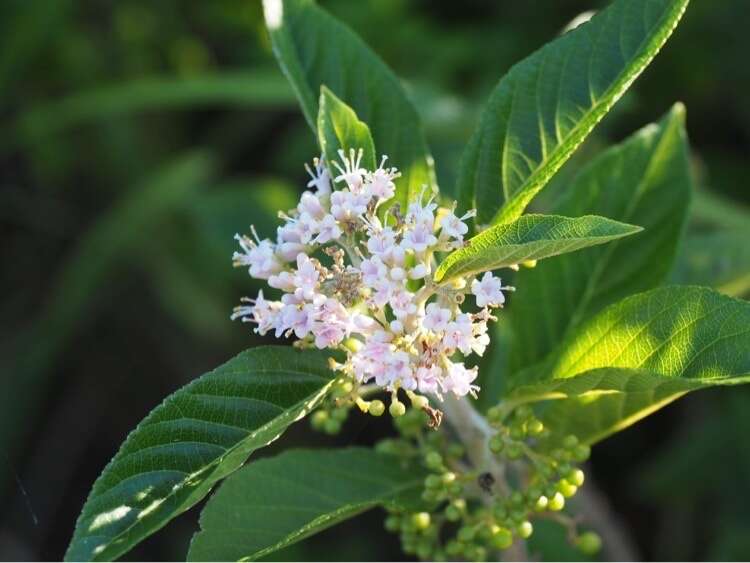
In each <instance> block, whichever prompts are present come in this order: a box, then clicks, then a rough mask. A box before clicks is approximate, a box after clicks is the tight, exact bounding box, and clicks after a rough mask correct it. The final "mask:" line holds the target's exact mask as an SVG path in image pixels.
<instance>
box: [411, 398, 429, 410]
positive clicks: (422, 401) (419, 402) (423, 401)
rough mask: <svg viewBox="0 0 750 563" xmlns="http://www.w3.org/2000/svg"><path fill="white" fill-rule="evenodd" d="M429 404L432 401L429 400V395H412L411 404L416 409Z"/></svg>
mask: <svg viewBox="0 0 750 563" xmlns="http://www.w3.org/2000/svg"><path fill="white" fill-rule="evenodd" d="M429 404H430V401H428V400H427V397H423V396H422V395H414V396H413V397H411V406H413V407H414V408H415V409H423V408H425V407H426V406H427V405H429Z"/></svg>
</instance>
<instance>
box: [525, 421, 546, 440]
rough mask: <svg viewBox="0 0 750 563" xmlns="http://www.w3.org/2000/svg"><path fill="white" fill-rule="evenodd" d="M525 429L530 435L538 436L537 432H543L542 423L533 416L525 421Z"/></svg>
mask: <svg viewBox="0 0 750 563" xmlns="http://www.w3.org/2000/svg"><path fill="white" fill-rule="evenodd" d="M526 431H527V432H528V433H529V435H530V436H539V434H541V433H542V432H544V424H542V421H541V420H538V419H536V418H535V419H534V420H530V421H529V422H528V423H526Z"/></svg>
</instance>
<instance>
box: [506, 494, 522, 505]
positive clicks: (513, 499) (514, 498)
mask: <svg viewBox="0 0 750 563" xmlns="http://www.w3.org/2000/svg"><path fill="white" fill-rule="evenodd" d="M508 500H509V501H510V504H511V506H515V507H519V506H522V505H523V503H524V500H525V499H524V498H523V493H521V492H520V491H513V493H512V494H511V495H510V498H509V499H508Z"/></svg>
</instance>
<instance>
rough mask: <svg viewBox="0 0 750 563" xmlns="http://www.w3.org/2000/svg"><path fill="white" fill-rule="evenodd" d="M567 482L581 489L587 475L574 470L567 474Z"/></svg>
mask: <svg viewBox="0 0 750 563" xmlns="http://www.w3.org/2000/svg"><path fill="white" fill-rule="evenodd" d="M565 480H566V481H568V482H569V483H572V484H573V485H575V486H576V487H580V486H582V485H583V482H584V481H585V480H586V475H585V474H584V472H583V471H581V470H580V469H573V470H572V471H570V472H569V473H568V474H567V476H566V477H565Z"/></svg>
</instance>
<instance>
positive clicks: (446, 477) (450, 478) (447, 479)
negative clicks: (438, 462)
mask: <svg viewBox="0 0 750 563" xmlns="http://www.w3.org/2000/svg"><path fill="white" fill-rule="evenodd" d="M440 480H441V481H442V483H443V485H450V484H451V483H453V482H454V481H455V480H456V474H455V473H453V472H452V471H446V472H445V473H443V474H442V475H441V476H440Z"/></svg>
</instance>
